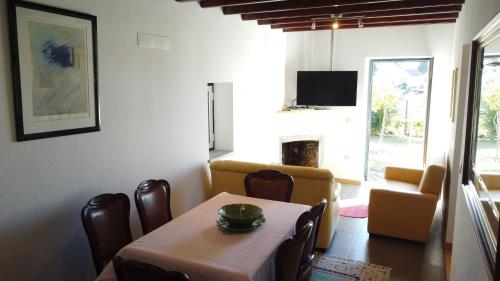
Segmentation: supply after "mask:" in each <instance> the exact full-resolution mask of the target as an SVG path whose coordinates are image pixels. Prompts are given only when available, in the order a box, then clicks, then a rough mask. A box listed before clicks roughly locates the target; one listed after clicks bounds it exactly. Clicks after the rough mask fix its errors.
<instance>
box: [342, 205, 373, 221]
mask: <svg viewBox="0 0 500 281" xmlns="http://www.w3.org/2000/svg"><path fill="white" fill-rule="evenodd" d="M340 215H341V216H343V217H350V218H360V219H361V218H366V217H368V205H366V204H363V205H355V206H349V207H342V208H340Z"/></svg>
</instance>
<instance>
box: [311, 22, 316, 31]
mask: <svg viewBox="0 0 500 281" xmlns="http://www.w3.org/2000/svg"><path fill="white" fill-rule="evenodd" d="M311 29H312V30H315V29H316V21H315V20H313V21H312V24H311Z"/></svg>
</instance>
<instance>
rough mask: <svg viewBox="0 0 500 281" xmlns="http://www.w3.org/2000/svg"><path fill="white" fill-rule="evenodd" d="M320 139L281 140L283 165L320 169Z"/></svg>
mask: <svg viewBox="0 0 500 281" xmlns="http://www.w3.org/2000/svg"><path fill="white" fill-rule="evenodd" d="M319 149H320V141H319V138H308V139H296V138H293V137H292V138H285V139H284V138H282V139H281V163H282V164H283V165H292V166H306V167H315V168H318V167H319V164H320V159H319V158H320V157H319V156H320V153H319Z"/></svg>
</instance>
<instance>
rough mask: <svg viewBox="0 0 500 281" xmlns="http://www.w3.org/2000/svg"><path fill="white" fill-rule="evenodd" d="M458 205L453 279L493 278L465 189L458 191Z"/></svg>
mask: <svg viewBox="0 0 500 281" xmlns="http://www.w3.org/2000/svg"><path fill="white" fill-rule="evenodd" d="M469 188H470V187H469ZM456 207H457V208H456V212H457V220H456V223H455V233H456V234H455V237H453V255H452V258H451V280H452V281H470V280H475V281H488V280H492V278H490V276H489V274H488V271H489V270H488V263H487V261H486V258H485V256H484V255H483V250H482V249H481V247H480V244H479V243H480V240H479V236H478V233H477V232H476V231H475V230H474V224H473V220H472V217H471V213H470V212H469V209H468V207H467V202H466V199H465V193H464V190H463V189H461V190H460V191H459V192H458V197H457V205H456Z"/></svg>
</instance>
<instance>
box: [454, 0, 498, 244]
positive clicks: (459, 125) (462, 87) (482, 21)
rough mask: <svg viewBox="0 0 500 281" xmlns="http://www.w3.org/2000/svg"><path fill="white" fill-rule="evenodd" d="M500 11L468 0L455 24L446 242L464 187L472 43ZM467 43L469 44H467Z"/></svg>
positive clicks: (494, 2) (492, 0)
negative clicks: (455, 71) (455, 80)
mask: <svg viewBox="0 0 500 281" xmlns="http://www.w3.org/2000/svg"><path fill="white" fill-rule="evenodd" d="M499 10H500V0H466V1H465V4H464V5H463V8H462V11H461V12H460V16H459V18H458V20H457V23H456V24H455V30H454V33H453V34H454V35H453V59H452V64H453V68H455V67H457V68H459V71H460V75H459V77H460V80H459V81H458V85H459V87H458V89H457V93H458V95H457V97H456V100H455V103H456V104H457V107H456V110H457V111H456V113H455V114H456V122H455V123H453V124H452V127H451V130H450V131H451V140H452V141H451V142H450V145H449V149H448V163H449V170H448V173H449V179H450V195H449V206H450V208H449V209H448V219H447V224H448V225H447V227H446V242H447V243H451V242H452V239H453V224H454V220H455V204H456V196H457V189H458V188H460V186H461V179H462V160H463V154H464V140H465V127H464V126H465V119H466V115H467V95H468V87H469V85H468V83H469V81H468V79H469V67H470V60H469V58H468V52H470V44H471V42H472V40H473V38H474V37H475V36H476V35H477V34H478V33H479V31H480V30H481V29H482V28H483V27H484V26H485V25H486V24H487V23H488V22H489V21H490V19H492V18H493V17H494V16H495V14H496V13H497V12H498V11H499ZM464 46H465V47H464Z"/></svg>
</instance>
